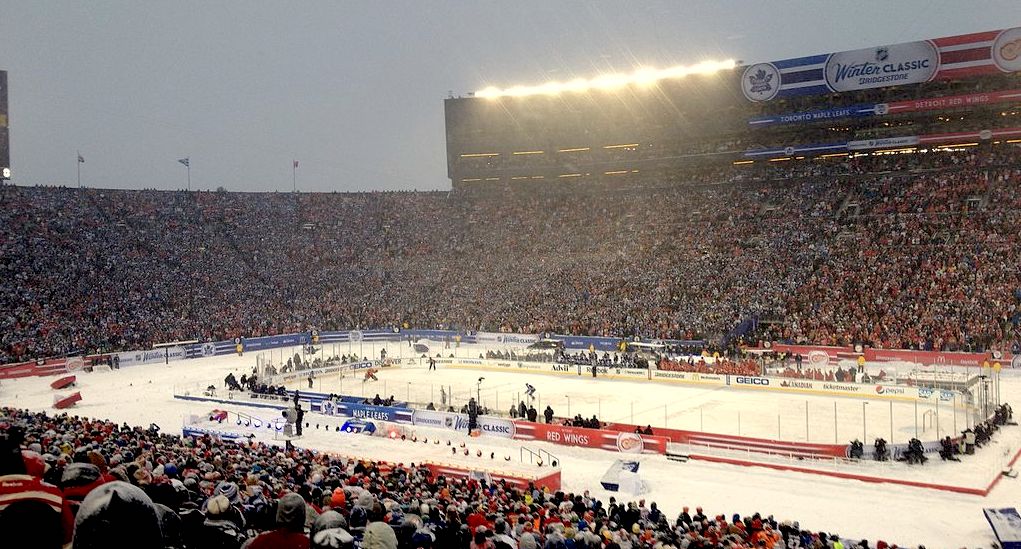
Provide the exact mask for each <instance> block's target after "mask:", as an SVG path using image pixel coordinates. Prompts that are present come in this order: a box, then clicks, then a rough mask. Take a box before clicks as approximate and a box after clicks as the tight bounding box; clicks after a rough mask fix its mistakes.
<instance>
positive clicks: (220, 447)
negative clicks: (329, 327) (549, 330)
mask: <svg viewBox="0 0 1021 549" xmlns="http://www.w3.org/2000/svg"><path fill="white" fill-rule="evenodd" d="M0 531H2V532H3V533H4V541H5V543H9V544H10V546H11V547H36V548H39V549H50V548H53V549H56V548H59V547H62V546H63V545H64V544H67V543H69V544H70V546H71V547H73V548H74V549H83V548H105V547H123V546H126V545H125V544H128V545H130V546H131V547H136V548H138V549H157V548H167V549H196V548H199V549H204V548H220V549H225V548H230V549H238V548H240V547H246V548H249V549H266V548H295V549H305V548H309V547H311V548H352V547H363V548H365V549H398V548H399V549H405V548H407V549H418V548H423V549H427V548H436V549H439V548H465V549H506V548H520V549H536V548H543V549H596V548H599V549H638V548H653V547H655V548H657V549H667V548H689V549H694V548H704V549H709V548H727V549H739V548H752V547H768V548H771V549H779V548H782V547H791V546H800V547H810V548H830V547H843V546H844V542H843V541H841V538H840V537H839V536H838V535H837V534H836V533H833V532H821V531H814V530H810V529H807V528H805V527H802V526H801V525H800V524H799V523H798V522H797V521H791V520H781V519H777V518H774V516H773V515H763V514H759V513H756V514H753V515H748V516H741V515H738V514H734V515H732V516H728V515H726V514H723V513H720V514H716V515H710V514H707V513H705V512H704V511H703V509H702V508H701V507H697V508H696V509H695V510H694V512H692V511H691V510H690V509H689V508H688V507H685V508H683V510H681V512H680V513H678V515H677V516H676V517H672V516H668V515H667V514H666V512H665V511H664V510H662V509H660V508H658V506H657V505H656V503H655V502H652V503H650V504H649V505H646V502H645V500H640V501H637V502H634V501H632V502H623V501H622V502H617V501H616V500H615V499H614V498H610V500H609V502H608V503H604V502H602V501H600V500H598V499H596V498H594V497H592V496H591V495H590V494H589V493H588V492H587V491H585V492H582V493H565V492H559V491H558V492H551V491H549V490H540V489H537V488H535V487H534V486H529V487H528V488H520V489H519V488H515V487H513V486H511V485H508V484H506V483H504V482H503V481H500V482H494V483H487V482H485V481H480V480H474V479H461V478H451V477H442V476H432V475H431V474H430V471H429V469H428V468H426V467H423V466H422V465H421V464H419V465H418V466H416V465H415V464H407V465H403V464H397V465H389V464H379V463H370V462H365V461H357V460H352V459H348V458H343V457H339V456H333V455H328V454H325V453H319V452H314V451H309V450H303V449H297V448H292V447H287V448H281V447H274V446H269V445H266V444H263V443H259V442H255V441H247V440H246V441H243V442H229V441H220V440H217V439H213V438H209V437H202V438H193V437H179V436H176V435H169V434H166V433H161V432H160V431H159V429H158V428H157V427H156V426H150V427H148V428H141V427H130V426H128V425H117V424H116V423H112V422H109V421H102V420H94V419H88V418H84V417H78V416H69V415H66V414H65V415H57V416H49V415H46V414H44V413H33V412H28V411H25V410H18V409H12V408H0ZM848 546H850V542H848ZM856 546H859V547H871V546H870V545H869V543H868V542H867V541H861V542H859V543H858V545H856ZM875 547H877V548H887V547H896V546H895V545H888V544H887V543H885V542H882V541H880V542H877V543H876V545H875Z"/></svg>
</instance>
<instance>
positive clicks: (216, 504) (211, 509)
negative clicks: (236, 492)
mask: <svg viewBox="0 0 1021 549" xmlns="http://www.w3.org/2000/svg"><path fill="white" fill-rule="evenodd" d="M228 511H230V500H228V499H227V496H225V495H223V494H217V495H215V496H213V497H211V498H209V499H208V500H206V514H207V515H209V516H212V517H215V516H218V515H222V514H224V513H226V512H228Z"/></svg>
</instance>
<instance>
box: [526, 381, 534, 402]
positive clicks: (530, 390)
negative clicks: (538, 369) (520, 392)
mask: <svg viewBox="0 0 1021 549" xmlns="http://www.w3.org/2000/svg"><path fill="white" fill-rule="evenodd" d="M525 396H527V397H528V398H529V399H530V400H535V387H533V386H532V384H531V383H526V384H525Z"/></svg>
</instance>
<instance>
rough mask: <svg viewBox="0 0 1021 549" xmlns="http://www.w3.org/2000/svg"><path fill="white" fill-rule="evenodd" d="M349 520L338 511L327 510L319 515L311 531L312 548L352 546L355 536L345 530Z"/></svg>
mask: <svg viewBox="0 0 1021 549" xmlns="http://www.w3.org/2000/svg"><path fill="white" fill-rule="evenodd" d="M346 526H347V521H346V520H344V517H343V515H341V514H340V513H338V512H336V511H332V510H331V511H326V512H325V513H323V514H321V515H319V517H318V518H316V521H315V522H314V523H313V524H312V529H311V531H310V532H309V539H310V540H311V547H312V549H339V548H342V547H350V546H351V545H352V544H353V543H354V537H353V536H351V534H350V533H349V532H348V531H347V530H345V529H344V528H345V527H346Z"/></svg>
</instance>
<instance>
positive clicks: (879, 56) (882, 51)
mask: <svg viewBox="0 0 1021 549" xmlns="http://www.w3.org/2000/svg"><path fill="white" fill-rule="evenodd" d="M889 58H890V50H889V49H888V48H876V62H878V63H882V62H883V61H886V60H887V59H889Z"/></svg>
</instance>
